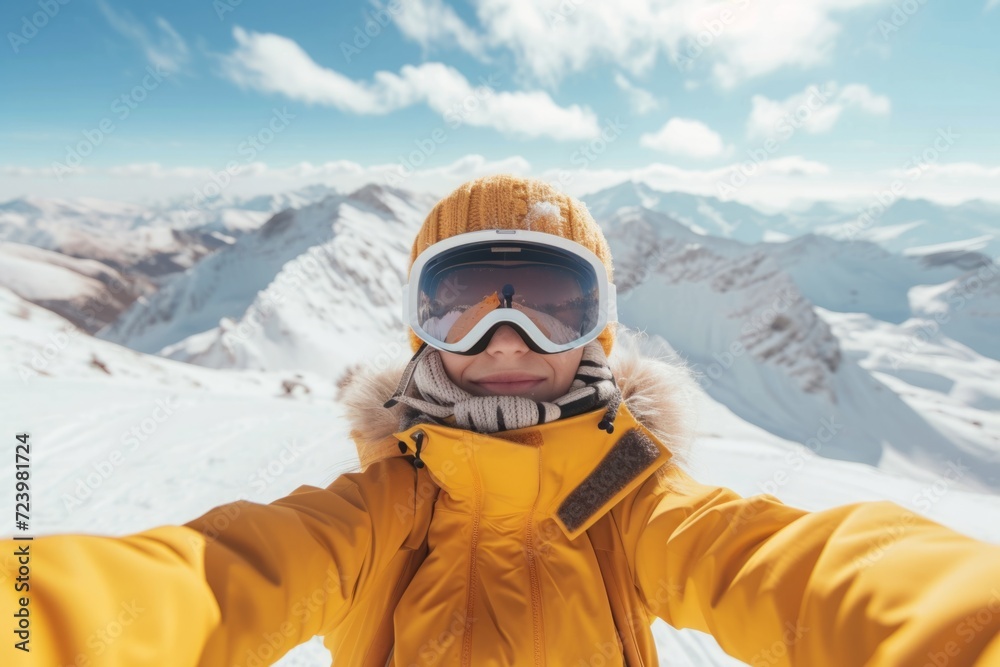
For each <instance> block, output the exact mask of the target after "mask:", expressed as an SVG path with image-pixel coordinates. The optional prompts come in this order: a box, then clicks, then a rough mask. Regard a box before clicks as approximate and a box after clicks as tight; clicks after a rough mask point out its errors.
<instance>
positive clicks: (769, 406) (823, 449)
mask: <svg viewBox="0 0 1000 667" xmlns="http://www.w3.org/2000/svg"><path fill="white" fill-rule="evenodd" d="M602 224H603V225H604V227H605V230H606V234H607V236H608V240H609V242H610V243H611V247H612V254H613V255H614V257H615V261H616V266H617V267H622V268H624V271H622V274H619V275H621V276H622V277H621V278H620V279H618V283H619V290H620V291H621V296H620V298H619V317H620V318H621V319H622V321H624V322H627V323H629V324H630V325H631V326H636V327H640V328H642V329H645V330H647V331H650V332H653V333H656V334H658V335H660V336H662V337H664V338H665V339H666V340H668V341H670V344H671V346H673V347H674V348H675V349H676V350H677V351H678V352H679V353H680V354H681V355H682V356H684V357H685V358H686V359H688V361H689V362H690V363H691V364H692V366H693V367H694V369H695V370H696V371H698V372H700V373H701V381H702V386H703V387H704V388H705V390H706V391H707V392H708V394H709V395H711V396H712V397H713V398H714V399H715V400H717V401H719V402H720V403H723V404H725V405H726V406H728V407H729V408H730V409H731V410H732V411H733V412H734V413H735V414H736V415H738V416H739V417H741V418H742V419H744V420H746V421H748V422H750V423H752V424H756V425H758V426H760V427H762V428H764V429H766V430H768V431H769V432H771V433H774V434H776V435H778V436H780V437H782V438H785V439H788V440H793V441H796V442H800V443H804V444H807V445H808V446H810V448H812V449H813V450H814V451H816V452H818V453H820V454H821V455H822V456H827V457H831V458H837V459H844V460H851V461H858V462H863V463H868V464H870V465H877V466H878V467H880V468H881V469H884V470H888V471H892V472H895V473H898V474H902V475H906V476H909V477H915V478H918V479H919V478H925V479H930V478H934V477H935V476H937V475H939V474H940V471H942V470H944V469H945V466H946V465H947V463H948V462H949V461H955V460H960V461H964V462H966V464H968V465H969V466H970V468H971V469H970V471H969V473H968V474H967V475H966V477H965V479H964V483H965V484H966V486H967V488H980V489H994V490H996V489H1000V448H997V447H996V446H995V445H994V444H991V443H989V442H988V441H987V440H986V439H984V437H983V436H982V434H981V433H980V434H975V433H970V432H965V433H963V434H956V433H949V434H947V435H946V434H944V433H942V432H941V431H939V430H938V429H937V428H935V426H934V425H933V424H931V423H929V422H928V421H927V420H926V419H925V418H924V417H923V416H922V415H921V414H920V413H919V412H918V411H917V410H915V409H914V408H913V407H912V406H910V405H908V404H907V403H906V402H905V401H903V400H902V399H901V398H900V397H899V396H897V395H896V394H895V393H894V392H892V391H891V390H889V389H888V388H887V387H886V386H885V385H884V384H883V383H881V382H879V381H878V380H876V379H875V378H873V377H872V376H871V374H870V373H868V372H867V371H866V370H865V369H863V368H861V367H860V366H858V365H857V363H855V362H854V361H853V360H852V359H848V358H845V356H844V354H843V353H842V350H841V347H840V344H839V341H838V339H837V337H836V336H834V335H833V333H832V332H831V330H830V327H829V326H828V325H827V323H826V322H825V321H824V320H823V319H821V318H820V317H819V316H818V315H817V314H816V311H815V310H814V308H813V305H812V303H811V302H810V300H809V299H808V298H806V296H804V294H803V291H802V290H801V289H800V288H799V286H798V285H797V284H796V281H795V280H794V279H793V277H792V276H791V275H790V274H789V273H788V272H786V271H783V270H782V269H781V266H780V264H779V262H778V261H775V260H774V259H773V258H772V257H771V256H769V253H768V252H765V251H763V250H762V249H761V248H760V247H759V246H743V245H742V244H737V243H734V242H732V241H727V240H719V239H715V238H712V237H705V236H700V235H697V234H695V233H694V232H692V231H690V230H689V229H687V228H686V227H685V226H683V225H680V224H679V223H676V222H674V221H673V220H671V219H670V218H668V217H666V216H665V215H663V214H660V213H656V212H653V211H649V210H645V209H640V208H625V209H622V210H620V211H619V212H618V213H617V214H615V215H613V216H612V217H611V218H609V219H606V220H604V221H603V222H602ZM820 275H823V274H822V273H821V274H820ZM972 464H974V466H973V465H972Z"/></svg>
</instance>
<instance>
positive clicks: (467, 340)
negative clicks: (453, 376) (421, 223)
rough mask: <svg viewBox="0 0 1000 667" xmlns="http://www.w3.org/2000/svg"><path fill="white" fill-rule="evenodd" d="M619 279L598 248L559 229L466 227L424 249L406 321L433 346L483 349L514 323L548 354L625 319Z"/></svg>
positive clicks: (406, 301)
mask: <svg viewBox="0 0 1000 667" xmlns="http://www.w3.org/2000/svg"><path fill="white" fill-rule="evenodd" d="M615 301H616V300H615V286H614V284H613V283H612V282H610V281H609V280H608V274H607V269H606V268H605V266H604V264H603V263H602V262H601V260H600V258H598V257H597V255H595V254H594V253H593V252H591V251H590V250H588V249H587V248H585V247H584V246H582V245H580V244H579V243H576V242H575V241H570V240H568V239H564V238H562V237H561V236H557V235H555V234H547V233H544V232H534V231H527V230H521V229H489V230H483V231H476V232H466V233H464V234H457V235H455V236H451V237H449V238H447V239H444V240H443V241H439V242H438V243H435V244H434V245H432V246H430V247H429V248H427V249H426V250H424V251H423V252H422V253H420V255H419V256H418V257H417V258H416V260H415V261H414V262H413V266H412V267H411V268H410V278H409V282H408V283H407V284H406V285H404V286H403V321H404V322H406V323H407V324H408V325H409V326H410V328H412V329H413V331H414V332H415V333H416V334H417V336H419V337H420V338H421V339H422V340H423V341H425V342H426V343H428V344H429V345H431V346H432V347H435V348H438V349H440V350H445V351H447V352H453V353H456V354H465V355H472V354H479V353H480V352H482V351H483V350H485V349H486V346H487V345H489V342H490V339H491V338H492V337H493V334H494V333H495V332H496V330H497V329H499V328H500V327H501V326H503V325H504V324H507V325H510V326H511V327H512V328H513V329H514V330H515V331H516V332H517V333H518V334H519V335H520V336H521V338H522V339H523V340H524V342H525V344H526V345H527V346H528V347H529V348H531V349H532V350H534V351H535V352H539V353H542V354H556V353H559V352H565V351H567V350H572V349H575V348H578V347H580V346H582V345H586V344H587V343H589V342H590V341H592V340H594V339H595V338H597V336H598V335H600V333H601V331H603V330H604V327H605V326H606V325H607V324H608V323H609V322H617V321H618V311H617V308H616V303H615Z"/></svg>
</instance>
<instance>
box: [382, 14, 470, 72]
mask: <svg viewBox="0 0 1000 667" xmlns="http://www.w3.org/2000/svg"><path fill="white" fill-rule="evenodd" d="M376 6H377V7H379V8H380V9H382V11H389V9H390V7H386V6H383V5H378V4H376ZM400 6H401V8H402V9H401V11H399V12H398V13H395V14H390V15H391V16H393V17H394V19H395V22H396V27H397V28H399V31H400V32H401V33H402V34H403V35H404V36H405V37H408V38H410V39H411V40H413V41H415V42H416V43H418V44H420V46H422V47H423V48H424V49H425V50H426V49H427V48H429V47H430V46H432V45H434V44H445V45H450V44H454V45H455V46H457V47H458V48H460V49H462V50H463V51H465V52H467V53H469V54H471V55H473V56H475V57H476V58H478V59H480V60H486V59H487V57H486V46H485V44H484V43H483V40H482V37H481V36H480V35H477V34H476V32H475V31H474V30H473V29H472V28H470V27H469V26H468V25H466V24H465V21H463V20H462V19H461V18H460V17H459V16H458V15H457V14H456V13H455V11H454V10H453V9H452V8H451V7H449V6H448V5H446V4H444V2H442V0H405V1H404V2H402V3H401V5H400Z"/></svg>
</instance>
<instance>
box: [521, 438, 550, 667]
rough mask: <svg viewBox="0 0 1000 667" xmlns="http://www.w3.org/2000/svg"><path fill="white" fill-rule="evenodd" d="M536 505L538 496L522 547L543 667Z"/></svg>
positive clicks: (539, 665) (537, 652)
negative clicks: (525, 558) (529, 582)
mask: <svg viewBox="0 0 1000 667" xmlns="http://www.w3.org/2000/svg"><path fill="white" fill-rule="evenodd" d="M541 474H542V456H541V452H539V453H538V479H539V480H541V478H542V477H541ZM537 505H538V496H537V495H536V496H535V500H534V502H532V503H531V512H530V513H529V514H528V523H527V525H526V526H525V531H524V532H525V536H524V546H525V555H526V556H527V560H528V577H529V578H530V580H531V624H532V629H533V635H534V640H535V665H536V667H544V665H545V652H544V650H543V648H542V604H541V602H542V593H541V587H540V586H539V584H538V571H537V565H536V563H535V508H536V506H537Z"/></svg>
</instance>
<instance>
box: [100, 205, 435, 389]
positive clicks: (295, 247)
mask: <svg viewBox="0 0 1000 667" xmlns="http://www.w3.org/2000/svg"><path fill="white" fill-rule="evenodd" d="M434 201H435V200H432V199H431V198H429V197H428V196H426V195H417V194H413V193H407V192H404V191H401V190H394V189H391V188H385V187H383V186H379V185H368V186H365V187H363V188H361V189H359V190H357V191H355V192H353V193H350V194H348V195H332V196H329V197H327V198H326V199H323V200H322V201H320V202H317V203H315V204H311V205H309V206H306V207H305V208H302V209H297V210H295V209H290V210H286V211H282V212H280V213H278V214H276V215H274V216H273V217H272V218H271V219H270V220H268V222H267V223H266V224H265V225H263V226H262V227H261V228H260V229H259V230H257V231H256V232H253V233H250V234H247V235H245V236H244V237H242V238H241V239H239V240H238V241H237V242H236V243H234V244H233V245H232V246H230V247H227V248H224V249H222V250H220V251H219V252H217V253H216V254H214V255H212V256H210V257H207V258H206V259H205V260H203V261H202V262H201V263H200V264H198V266H196V267H194V268H193V269H191V270H189V271H187V272H185V273H184V274H183V275H181V276H179V277H178V278H177V279H176V280H174V281H172V282H171V283H169V284H168V285H166V286H164V287H163V289H161V290H160V291H159V292H158V293H157V294H155V295H153V296H152V297H150V298H149V299H148V300H146V299H142V300H140V301H138V302H136V303H135V304H134V305H133V306H132V308H130V309H129V311H127V312H126V313H125V314H124V315H123V316H122V317H121V318H120V319H119V321H118V322H116V323H115V325H114V326H112V327H110V328H108V329H107V330H106V331H102V332H101V333H100V336H101V337H102V338H105V339H106V340H111V341H115V342H118V343H120V344H123V345H126V346H128V347H131V348H133V349H136V350H141V351H144V352H149V353H160V354H162V355H164V356H169V357H171V358H174V359H178V360H184V361H190V362H193V363H199V364H202V365H206V366H213V367H219V368H259V369H272V370H273V369H279V368H282V369H284V368H315V369H325V370H328V371H329V372H331V373H333V372H339V371H340V370H342V369H343V367H344V366H345V364H347V363H348V362H349V361H350V360H351V359H352V358H356V357H358V356H359V355H361V356H364V352H365V351H372V352H375V351H377V348H375V347H373V345H372V342H371V341H372V340H373V333H374V334H375V337H376V338H377V337H378V334H379V332H381V333H383V334H384V332H387V331H393V330H400V331H401V330H402V329H401V327H402V323H401V321H400V319H399V318H400V308H399V299H400V288H401V285H402V283H403V282H404V279H405V275H404V272H405V268H406V259H407V257H408V254H409V248H410V243H412V239H413V235H414V234H415V232H416V229H417V226H418V225H419V224H420V222H422V221H423V218H424V216H425V215H426V212H427V211H428V210H430V208H431V206H433V203H434Z"/></svg>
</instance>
